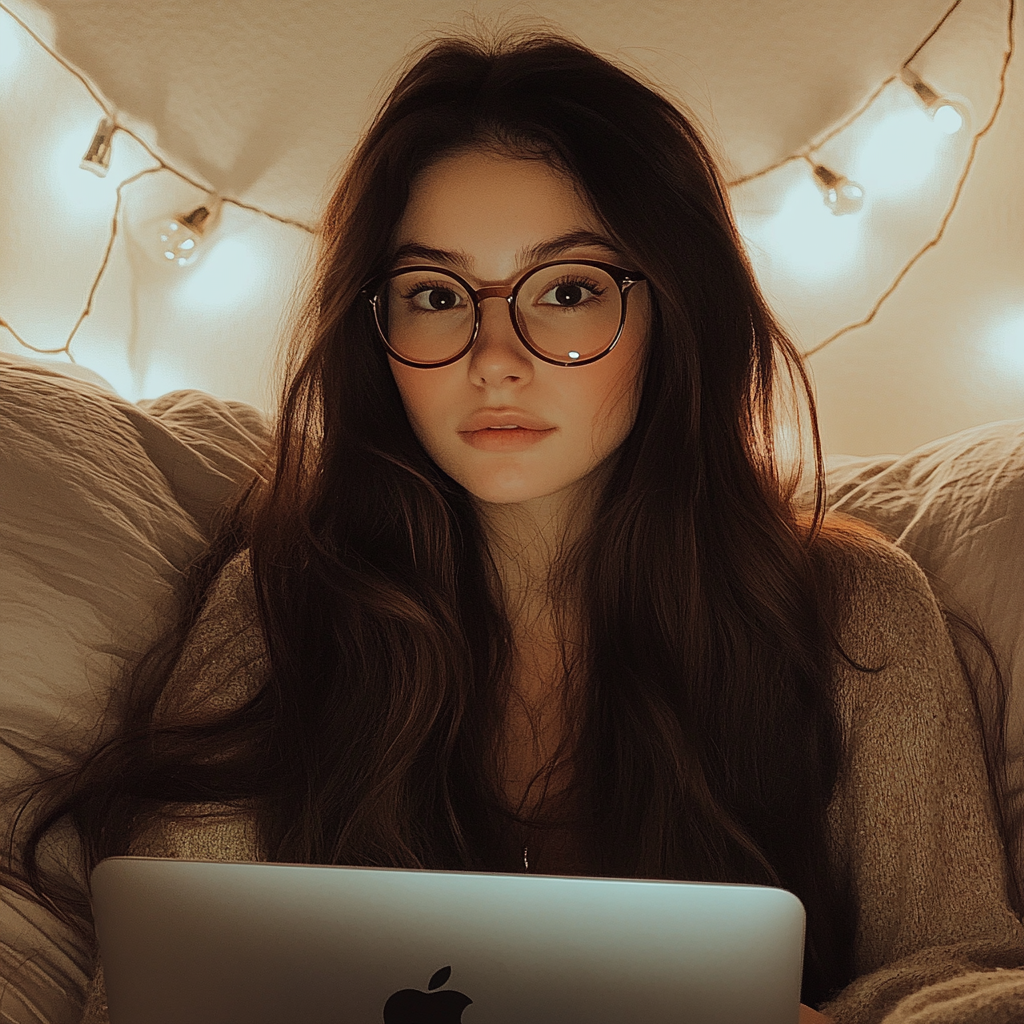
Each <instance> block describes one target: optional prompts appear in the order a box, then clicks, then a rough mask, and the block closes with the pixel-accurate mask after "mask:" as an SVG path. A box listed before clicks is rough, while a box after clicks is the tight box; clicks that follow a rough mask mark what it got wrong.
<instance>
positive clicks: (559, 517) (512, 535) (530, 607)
mask: <svg viewBox="0 0 1024 1024" xmlns="http://www.w3.org/2000/svg"><path fill="white" fill-rule="evenodd" d="M604 477H605V471H604V467H598V469H597V470H595V471H593V472H591V473H590V474H588V475H587V476H586V477H584V478H583V479H582V480H579V481H577V482H576V483H575V484H573V485H571V486H570V487H566V488H563V489H562V490H560V491H557V492H555V493H554V494H548V495H543V496H541V497H538V498H531V499H529V500H528V501H523V502H509V503H502V504H498V503H493V502H484V501H478V502H477V509H478V511H479V514H480V519H481V523H482V525H483V530H484V536H485V538H486V540H487V546H488V550H489V552H490V555H491V558H492V560H493V562H494V567H495V570H496V571H497V574H498V581H497V582H498V583H499V584H500V587H501V592H502V595H503V596H504V599H505V605H506V608H507V609H508V612H509V616H510V618H511V619H512V622H513V625H514V626H517V627H521V628H524V629H529V628H530V626H531V623H535V622H537V621H547V620H548V619H550V612H551V604H552V602H551V597H550V594H549V591H548V576H549V572H550V570H551V567H552V564H553V562H554V561H555V559H556V558H557V557H558V555H559V554H560V553H561V552H562V551H565V550H567V549H568V548H569V547H570V546H571V545H572V544H574V543H575V542H576V541H578V540H579V538H580V536H581V535H582V534H583V533H584V532H585V531H586V530H587V529H588V527H589V526H590V524H591V522H592V520H593V513H594V506H595V504H596V499H597V496H598V494H599V493H600V488H601V485H602V484H603V481H604Z"/></svg>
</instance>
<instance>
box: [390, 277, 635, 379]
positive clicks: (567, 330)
mask: <svg viewBox="0 0 1024 1024" xmlns="http://www.w3.org/2000/svg"><path fill="white" fill-rule="evenodd" d="M621 315H622V293H621V292H620V290H619V285H618V283H617V282H616V281H615V279H614V278H613V277H611V275H609V274H608V273H607V272H606V271H604V270H601V269H600V268H598V267H590V266H586V265H583V264H573V263H562V264H559V265H557V266H554V267H542V268H540V269H539V270H536V271H534V273H532V274H531V275H530V276H529V277H527V278H526V279H525V280H524V281H523V283H522V285H521V287H520V289H519V293H518V295H517V297H516V303H515V316H516V322H517V323H518V325H519V329H520V331H522V333H523V334H524V335H525V337H526V339H527V340H528V341H529V343H530V344H531V345H532V346H533V347H534V348H535V349H536V350H537V351H538V352H540V353H541V354H542V355H545V356H547V357H548V358H550V359H555V360H557V361H559V362H565V363H571V362H573V361H575V360H577V359H587V358H589V357H591V356H595V355H598V354H599V353H601V352H603V351H604V350H605V349H606V348H607V347H608V345H610V344H611V342H612V339H613V338H614V337H615V334H616V332H617V331H618V329H619V320H620V318H621ZM377 319H378V323H379V324H380V326H381V330H382V331H383V333H384V336H385V337H386V338H387V340H388V344H389V345H390V346H391V347H392V348H393V349H394V350H395V351H396V352H398V353H399V355H401V356H403V357H404V358H406V359H409V360H411V361H413V362H421V363H434V362H442V361H444V360H445V359H450V358H452V357H453V356H455V355H456V354H457V353H459V352H461V351H462V349H463V348H465V346H466V343H467V342H468V341H469V339H470V337H471V336H472V334H473V300H472V298H471V296H470V295H469V293H468V292H467V291H466V289H465V288H464V287H463V286H462V285H461V284H459V282H458V281H456V280H455V279H454V278H452V277H449V276H448V275H447V274H444V273H440V272H436V271H423V270H412V271H409V272H408V273H404V274H398V275H396V276H395V277H392V278H390V279H389V280H387V281H386V282H385V283H384V284H383V285H382V286H381V290H380V291H379V292H378V294H377Z"/></svg>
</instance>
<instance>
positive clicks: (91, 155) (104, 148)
mask: <svg viewBox="0 0 1024 1024" xmlns="http://www.w3.org/2000/svg"><path fill="white" fill-rule="evenodd" d="M115 127H116V125H115V124H114V121H113V119H112V118H109V117H105V116H104V117H102V118H101V119H100V123H99V125H98V126H97V128H96V134H95V135H94V136H93V137H92V142H91V143H90V144H89V149H88V150H87V151H86V154H85V156H83V157H82V162H81V164H80V165H79V166H80V167H81V168H82V170H83V171H92V173H93V174H95V175H96V177H97V178H105V177H106V176H107V171H109V170H110V148H111V147H110V140H111V139H112V138H113V137H114V129H115Z"/></svg>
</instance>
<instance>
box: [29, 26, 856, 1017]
mask: <svg viewBox="0 0 1024 1024" xmlns="http://www.w3.org/2000/svg"><path fill="white" fill-rule="evenodd" d="M474 146H489V147H492V148H498V149H499V150H501V151H504V152H509V153H514V154H517V155H528V156H532V157H536V158H538V159H546V160H549V161H551V162H552V163H553V164H556V165H557V166H558V167H559V168H560V169H562V170H564V171H565V172H567V173H568V174H569V175H571V177H572V179H573V180H574V181H575V182H576V183H577V184H578V186H579V188H580V189H581V190H582V192H583V193H584V194H585V195H586V196H587V197H588V199H589V201H590V203H591V204H592V207H593V209H594V210H595V211H596V213H597V215H598V216H599V218H600V219H601V221H602V222H603V224H604V226H605V227H606V229H607V231H608V232H609V234H610V236H611V238H612V239H613V240H614V241H615V243H616V245H617V246H618V247H620V248H621V251H622V252H623V253H624V254H625V255H626V256H627V257H628V258H629V260H630V267H631V268H632V269H637V270H639V271H641V272H642V273H643V274H645V275H646V277H647V280H648V282H649V283H648V287H649V289H650V297H651V304H652V318H651V323H652V327H651V335H650V343H649V346H648V355H647V361H646V365H645V367H644V370H643V379H642V393H641V399H640V404H639V411H638V413H637V417H636V421H635V424H634V426H633V428H632V431H631V432H630V434H629V435H628V437H627V438H626V440H625V442H624V443H623V444H622V446H621V448H620V449H619V451H618V452H617V453H616V454H615V456H614V464H613V467H612V471H611V473H610V475H609V477H608V479H607V482H606V484H605V485H604V486H603V490H602V492H601V494H600V496H599V500H598V502H597V506H596V511H595V513H594V519H593V524H592V527H591V528H590V529H589V530H587V531H585V534H584V536H583V537H582V538H581V539H580V541H579V542H578V543H577V544H576V545H575V546H574V547H572V548H571V549H567V550H566V551H564V552H562V553H561V557H560V559H559V560H558V564H557V566H556V567H555V571H554V573H553V576H552V580H553V584H552V585H553V588H554V590H555V591H559V592H563V593H565V594H568V595H572V596H573V599H574V600H575V602H576V603H577V605H578V607H579V609H580V619H581V622H582V644H581V646H580V648H579V651H580V652H583V653H580V654H579V655H578V657H577V663H576V664H575V666H574V671H575V673H576V675H577V676H578V677H579V678H582V679H583V680H584V681H585V685H582V686H572V687H567V691H566V692H567V698H566V699H567V701H570V702H571V711H572V717H571V720H572V721H573V722H574V723H575V729H574V742H573V748H572V751H571V763H572V769H573V771H572V774H573V779H574V780H575V790H576V795H577V800H576V803H575V806H576V807H577V808H578V811H577V816H576V818H575V819H574V821H573V827H574V828H575V829H576V830H577V832H578V833H579V835H580V836H581V837H582V841H583V842H584V844H585V846H586V849H587V856H588V861H589V864H590V870H591V871H592V872H593V873H594V874H604V875H611V876H619V877H639V878H677V879H700V880H707V881H715V880H719V881H732V882H740V881H742V882H753V883H763V884H769V885H781V886H784V887H785V888H788V889H790V890H792V891H793V892H794V893H796V895H798V896H799V897H800V899H801V900H802V901H803V903H804V906H805V907H806V910H807V915H808V916H807V942H806V959H805V971H804V988H803V999H804V1001H805V1002H808V1003H812V1004H813V1003H818V1002H820V1001H822V1000H824V999H825V998H827V997H828V996H829V995H830V994H831V993H833V992H835V991H836V990H838V989H839V988H841V987H842V986H844V985H845V984H846V983H848V982H849V981H850V980H851V978H852V972H853V961H852V942H853V935H854V929H855V923H856V922H855V903H854V900H853V897H852V894H851V892H850V888H849V885H848V880H847V879H845V878H843V877H838V876H837V875H836V874H835V872H833V870H832V869H831V868H830V866H829V865H830V859H829V855H828V849H827V844H826V808H827V807H828V804H829V801H830V798H831V796H832V793H833V789H834V787H835V783H836V780H837V776H838V773H839V771H840V767H841V759H842V744H841V735H840V729H839V725H838V721H837V712H836V708H835V705H834V699H833V692H832V680H833V677H834V670H835V664H836V660H837V659H838V658H840V657H842V654H841V652H840V651H839V648H838V644H837V642H836V640H835V634H836V631H837V628H838V623H839V621H840V617H841V615H842V613H843V599H842V598H843V595H842V594H840V593H836V592H835V591H836V588H835V587H834V586H833V585H832V584H831V582H830V576H829V572H828V570H827V568H826V566H827V564H828V559H827V558H824V557H820V556H821V552H822V551H824V550H825V549H826V548H828V547H829V545H833V546H834V545H835V544H842V543H850V537H852V536H853V535H852V533H849V532H848V533H847V534H845V535H841V531H838V530H837V529H836V528H830V527H826V528H824V529H823V527H822V522H823V518H822V467H821V451H820V444H819V442H818V438H817V431H816V426H815V421H814V406H813V399H812V397H811V394H810V389H809V387H808V385H807V379H806V376H805V374H804V370H803V368H802V365H801V360H800V358H799V356H798V354H797V352H796V351H795V349H794V347H793V345H792V344H791V342H790V341H789V339H788V338H787V337H786V334H785V333H784V331H783V330H782V329H781V327H780V326H779V324H778V323H777V322H776V320H775V319H774V317H773V316H772V314H771V312H770V311H769V308H768V306H767V303H766V302H765V300H764V298H763V297H762V295H761V294H760V292H759V290H758V287H757V284H756V281H755V278H754V275H753V272H752V270H751V267H750V264H749V262H748V260H747V258H746V256H745V253H744V249H743V246H742V244H741V242H740V239H739V236H738V234H737V231H736V229H735V227H734V223H733V220H732V217H731V214H730V210H729V204H728V200H727V198H726V194H725V191H724V188H723V186H722V184H721V182H720V179H719V176H718V173H717V171H716V168H715V162H714V160H713V158H712V155H711V153H710V152H709V148H708V146H707V144H706V143H705V142H704V141H703V139H702V137H701V135H700V133H699V131H698V129H697V128H696V127H695V124H694V122H693V120H692V119H691V118H690V117H688V116H686V115H685V114H684V113H683V112H682V111H681V110H680V109H679V108H678V107H677V106H676V105H674V104H673V103H671V102H669V101H668V100H666V99H665V98H663V97H662V96H661V95H659V94H658V93H657V92H656V91H655V90H654V89H652V88H650V87H649V86H647V85H645V84H644V83H642V82H641V81H640V80H639V79H638V77H635V76H634V75H631V74H629V73H627V72H626V71H624V70H622V69H621V68H619V67H617V66H615V65H614V64H612V63H610V62H608V61H606V60H605V59H603V58H601V57H600V56H598V55H597V54H595V53H593V52H591V51H590V50H588V49H587V48H585V47H583V46H581V45H578V44H577V43H575V42H572V41H569V40H567V39H564V38H561V37H559V36H556V35H553V34H550V33H535V34H521V35H508V36H506V37H503V38H501V39H499V40H497V41H481V40H478V39H469V38H459V37H446V38H443V39H441V40H439V41H436V42H434V43H433V44H431V45H430V46H429V47H428V48H426V49H425V51H424V52H421V53H420V54H418V55H417V59H416V60H415V62H413V63H411V64H410V66H409V67H408V68H407V70H406V71H405V72H404V74H403V75H402V77H401V79H400V81H399V82H398V84H397V85H396V87H395V88H394V90H393V92H392V93H391V95H390V97H389V98H388V99H387V100H386V102H385V103H384V105H383V106H382V108H381V110H380V111H379V113H378V114H377V116H376V118H375V119H374V121H373V123H372V125H371V126H370V128H369V129H368V131H367V133H366V134H365V136H364V138H363V139H362V141H361V143H360V145H359V146H358V147H357V149H356V150H355V152H354V154H353V156H352V157H351V160H350V163H349V165H348V167H347V170H346V172H345V174H344V176H343V178H342V180H341V183H340V185H339V187H338V189H337V191H336V192H335V194H334V197H333V199H332V200H331V202H330V205H329V206H328V208H327V211H326V214H325V216H324V218H323V228H322V233H321V244H320V251H319V262H318V267H317V272H316V275H315V280H314V285H313V287H312V288H311V290H310V294H309V297H308V301H307V302H306V304H305V306H304V308H303V310H302V312H301V314H300V315H299V316H298V318H297V329H296V331H295V335H294V339H293V341H292V344H291V346H290V349H289V352H288V366H289V368H290V369H289V376H288V379H287V381H286V383H285V386H284V388H283V393H282V402H281V409H280V414H279V416H278V418H277V427H276V435H275V440H274V444H273V447H272V451H271V454H270V457H269V461H268V464H267V466H266V467H265V479H264V478H263V477H257V478H254V479H253V480H252V481H250V482H248V483H247V486H246V487H245V488H244V490H243V492H242V493H241V494H240V496H239V498H238V501H237V502H236V503H235V504H234V505H233V507H232V508H230V509H229V510H227V511H226V513H225V515H224V517H223V521H222V522H221V524H220V526H219V529H218V531H217V534H216V536H215V537H214V539H213V542H212V544H211V545H210V547H209V548H208V550H207V551H206V552H205V553H204V555H203V556H202V557H201V558H200V559H199V560H198V561H197V562H196V564H195V565H194V566H193V567H192V569H191V570H190V572H189V573H188V575H187V578H186V580H185V581H184V591H183V593H184V596H183V604H182V612H181V615H180V618H179V620H178V621H177V622H176V623H175V626H174V628H173V629H172V630H171V631H170V632H169V633H168V635H167V637H165V639H164V641H163V643H162V644H160V645H158V646H157V647H155V648H154V649H153V651H151V652H150V654H149V655H148V656H147V657H146V658H145V659H143V661H142V662H140V663H139V664H138V665H137V666H135V668H134V670H133V673H132V676H131V678H130V679H129V680H128V682H129V683H130V686H129V688H128V690H127V691H126V692H127V693H128V694H129V698H128V699H127V700H126V702H125V705H124V708H123V710H122V713H121V715H120V722H121V725H120V729H119V734H118V736H117V737H116V738H115V739H114V740H112V741H111V742H109V743H107V744H105V745H104V746H103V747H102V748H101V749H99V750H97V751H94V752H93V753H92V755H91V756H90V757H89V758H88V759H87V761H86V762H85V764H84V766H83V767H82V768H81V769H80V770H78V771H77V772H76V774H75V775H74V777H73V779H71V780H70V781H68V782H67V784H66V787H65V789H64V790H63V791H62V792H61V795H60V797H59V798H58V799H54V800H52V801H51V802H50V803H48V804H47V806H46V813H44V814H42V815H41V816H40V818H39V820H38V823H37V824H36V825H35V827H34V829H33V830H32V831H31V834H30V835H29V836H28V839H27V840H26V842H25V845H24V847H23V861H24V863H25V865H26V871H27V873H28V875H29V876H30V877H31V878H32V881H33V884H34V885H35V886H36V891H37V892H38V893H40V894H42V895H44V896H47V897H49V898H51V899H52V901H53V903H52V905H54V906H55V907H57V908H58V909H60V910H62V911H63V912H64V913H66V914H67V915H68V916H69V918H72V919H75V920H78V921H80V922H83V921H84V922H87V921H88V919H89V912H88V904H87V902H86V901H84V900H83V899H82V897H81V895H80V894H79V895H78V897H77V900H76V897H75V894H74V892H73V891H72V890H71V889H70V888H69V887H64V888H63V889H61V888H60V887H58V886H57V885H56V884H54V883H52V882H48V881H47V880H46V879H45V878H44V877H43V875H42V874H41V873H40V871H39V870H38V863H37V855H38V852H39V849H40V843H41V842H42V840H43V839H44V837H45V836H47V834H48V832H49V831H50V830H51V829H52V828H53V827H54V826H55V825H56V824H57V823H59V822H61V821H66V820H71V821H72V822H73V823H74V825H75V826H76V828H77V831H78V833H79V835H80V836H81V837H82V848H83V861H84V868H85V869H86V870H90V869H91V868H92V866H94V865H95V864H96V863H97V862H98V861H99V860H100V859H102V858H103V857H105V856H109V855H113V854H121V853H124V852H125V851H126V850H127V848H128V844H129V842H130V841H131V836H132V830H133V823H135V822H136V820H137V818H138V815H139V812H140V810H141V809H143V808H146V807H151V806H154V805H159V804H161V803H166V802H186V803H188V802H206V801H215V802H219V803H228V804H237V805H239V806H243V805H244V806H252V807H255V809H256V811H255V813H256V816H257V822H258V829H259V835H260V841H261V849H262V853H263V855H265V856H266V857H267V858H268V859H271V860H281V861H291V862H309V863H326V864H336V863H345V864H360V865H384V866H395V867H406V868H419V867H422V868H449V869H485V870H516V866H517V864H516V859H515V856H516V851H515V850H514V849H513V848H512V846H511V845H510V840H509V834H510V827H509V826H510V823H513V822H514V820H515V817H516V816H515V813H514V810H513V809H509V808H508V807H506V806H505V801H504V800H503V798H502V795H501V793H500V791H499V789H498V787H497V786H496V785H495V783H494V781H493V776H492V775H491V774H490V773H489V772H487V771H485V770H483V769H484V767H485V766H486V765H487V764H488V763H489V760H488V759H489V758H490V756H491V753H490V752H491V751H493V749H494V748H495V742H496V738H497V736H498V733H499V730H500V729H501V725H502V721H501V713H500V710H501V709H502V708H503V707H504V706H505V699H506V697H507V691H508V686H509V679H510V658H511V655H510V650H511V648H512V632H511V627H510V624H509V617H508V614H507V610H506V609H505V607H504V605H503V603H502V598H501V595H500V593H496V592H494V590H493V589H492V588H491V587H490V586H489V585H488V583H487V581H488V580H489V579H491V578H492V575H491V568H492V565H491V563H489V561H488V559H489V555H488V552H487V547H486V544H485V543H484V540H483V533H482V529H481V524H480V521H479V519H478V517H477V513H476V511H475V509H474V505H473V503H472V501H471V500H470V496H469V495H468V494H467V493H466V491H465V490H464V489H463V488H461V487H460V486H459V485H458V484H456V483H455V481H453V480H452V479H451V478H449V477H448V476H446V475H445V474H444V473H443V472H442V471H441V470H440V469H439V468H438V467H437V466H436V465H435V464H434V463H433V462H432V460H431V459H430V458H429V456H428V455H427V454H426V452H425V451H424V449H423V448H422V446H421V445H420V443H419V442H418V440H417V439H416V437H415V435H414V433H413V431H412V429H411V427H410V425H409V422H408V419H407V417H406V414H405V411H404V408H403V406H402V402H401V398H400V395H399V392H398V390H397V387H396V385H395V382H394V379H393V377H392V374H391V372H390V369H389V365H388V361H387V357H386V354H385V351H384V349H383V347H382V346H381V344H380V343H379V341H378V339H377V337H376V336H375V332H374V328H373V323H372V320H371V318H370V315H369V309H368V305H367V303H366V301H365V299H364V297H363V296H361V295H360V288H361V286H362V284H363V283H364V282H365V281H366V280H368V279H369V278H371V277H373V276H374V275H375V274H377V273H380V272H382V271H384V270H386V269H387V267H388V261H389V255H390V250H391V243H392V236H393V233H394V229H395V227H396V225H397V223H398V221H399V219H400V217H401V215H402V213H403V210H404V208H405V205H406V201H407V197H408V195H409V190H410V186H411V183H412V182H413V181H414V179H415V178H416V176H417V174H418V173H420V171H421V170H423V169H424V168H425V167H427V166H428V165H429V164H430V163H431V162H432V161H434V160H437V159H438V158H439V157H441V156H443V155H445V154H447V153H450V152H452V151H455V150H459V149H464V148H466V147H474ZM423 372H429V371H423ZM565 372H568V373H571V372H572V370H571V369H567V370H566V371H565ZM793 385H795V389H796V392H797V393H798V394H799V395H800V396H802V397H806V400H807V407H808V409H809V418H810V431H811V434H810V437H811V441H812V442H813V445H812V447H813V450H814V460H815V470H816V480H817V491H816V498H817V500H816V504H815V506H814V508H813V510H811V511H809V512H808V513H807V514H805V515H802V516H801V515H800V514H798V512H797V511H796V510H795V508H794V504H793V493H794V487H795V482H794V481H793V480H792V479H790V477H789V476H787V474H786V473H785V472H784V471H783V470H782V469H781V468H780V466H779V461H780V460H779V457H778V454H777V452H776V450H775V444H774V436H775V435H774V426H775V420H776V406H777V403H778V401H779V390H780V387H782V386H785V387H787V388H790V389H792V386H793ZM844 536H845V537H846V539H845V540H843V537H844ZM243 549H248V550H249V552H250V554H251V564H252V576H253V580H254V584H255V594H256V601H257V609H258V620H259V625H260V627H261V630H262V634H263V637H264V638H265V641H266V652H267V655H268V657H269V671H268V673H267V678H266V681H265V683H264V684H263V685H261V686H260V688H259V689H258V692H257V693H256V694H255V695H254V696H253V697H252V698H251V699H250V700H247V701H246V702H245V703H244V704H243V705H242V706H241V707H239V708H237V709H236V710H233V711H231V712H230V713H227V714H224V715H221V716H219V717H217V718H216V719H215V720H213V721H209V722H203V723H198V724H197V723H195V722H193V723H191V724H189V723H182V722H178V723H173V724H162V725H160V726H157V725H154V723H153V710H154V707H155V706H156V702H157V700H158V698H159V695H160V692H161V690H162V688H163V687H164V685H165V683H166V679H167V676H168V673H169V671H170V669H171V667H172V666H173V665H174V663H175V661H176V659H177V657H178V655H179V654H180V652H181V649H182V647H183V645H184V642H185V639H186V637H187V635H188V633H189V631H190V629H191V628H192V627H193V625H194V623H195V622H196V620H197V617H198V614H199V611H200V609H201V607H202V604H203V601H204V598H205V595H206V594H207V591H208V589H209V587H210V585H211V583H212V581H213V580H214V579H215V577H216V576H217V574H218V573H219V572H220V570H221V569H222V567H223V566H224V565H225V563H226V562H227V561H228V559H230V558H231V557H232V556H233V555H235V554H237V553H238V552H240V551H242V550H243ZM570 660H571V659H570ZM572 667H573V666H570V668H572ZM567 674H568V675H572V674H573V673H572V672H567Z"/></svg>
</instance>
